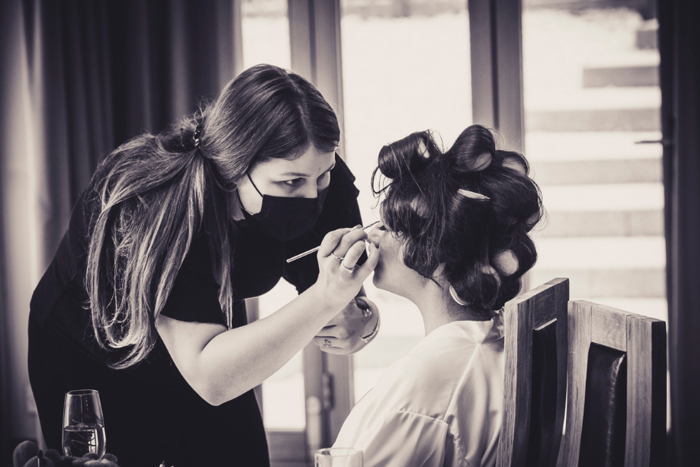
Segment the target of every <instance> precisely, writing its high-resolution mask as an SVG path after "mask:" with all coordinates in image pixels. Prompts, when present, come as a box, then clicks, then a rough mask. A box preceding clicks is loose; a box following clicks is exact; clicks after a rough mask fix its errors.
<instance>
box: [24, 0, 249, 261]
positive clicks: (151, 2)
mask: <svg viewBox="0 0 700 467" xmlns="http://www.w3.org/2000/svg"><path fill="white" fill-rule="evenodd" d="M233 18H234V13H233V2H231V1H224V0H198V1H194V0H190V1H187V0H148V1H144V0H101V1H97V2H96V1H93V0H61V1H60V2H56V1H52V0H43V1H41V0H40V1H37V0H30V1H25V2H24V19H25V24H26V27H25V32H26V41H27V44H28V45H29V47H28V55H29V59H28V63H29V74H30V79H31V89H32V92H33V93H35V94H36V96H37V97H38V98H40V99H41V102H42V104H41V107H42V108H41V112H40V118H42V120H43V121H42V133H43V136H44V137H43V152H44V154H45V156H46V157H45V163H46V173H47V175H48V176H47V180H46V203H45V213H46V216H45V219H46V222H45V225H44V231H45V233H46V242H45V247H46V251H45V254H46V255H48V256H50V255H52V253H53V250H54V248H55V247H56V245H57V242H58V240H59V239H60V236H61V235H62V233H63V229H64V228H65V225H66V224H65V221H66V219H67V217H68V214H69V210H70V208H71V206H72V204H73V202H74V201H75V199H76V198H77V196H78V194H79V193H80V191H82V189H83V188H84V187H85V186H86V185H87V182H88V181H89V179H90V176H91V174H92V172H93V170H94V168H95V165H96V163H97V161H98V159H99V158H100V156H102V155H103V154H104V153H106V152H109V151H110V150H112V149H114V147H116V146H118V145H119V144H121V143H123V142H125V141H126V140H128V139H130V138H132V137H134V136H136V135H138V134H141V133H143V132H144V131H149V132H152V133H157V132H159V131H161V130H163V129H164V128H165V127H166V126H167V125H168V124H169V123H172V122H173V121H175V120H176V119H178V118H179V117H181V116H183V115H185V114H187V113H192V112H193V111H195V110H197V107H198V103H199V101H200V100H202V99H213V98H215V97H216V96H217V95H218V93H219V91H220V90H221V88H222V87H223V86H224V84H226V82H228V81H229V80H230V79H231V78H233V76H234V68H235V67H234V63H236V61H235V59H239V60H240V53H238V54H236V53H235V47H234V34H233V32H234V30H235V29H236V28H234V25H233ZM235 44H236V46H238V47H240V45H239V44H240V41H237V42H236V43H235ZM39 96H40V97H39Z"/></svg>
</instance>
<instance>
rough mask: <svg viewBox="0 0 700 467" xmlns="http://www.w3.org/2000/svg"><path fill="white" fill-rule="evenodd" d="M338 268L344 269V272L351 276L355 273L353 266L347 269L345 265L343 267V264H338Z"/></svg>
mask: <svg viewBox="0 0 700 467" xmlns="http://www.w3.org/2000/svg"><path fill="white" fill-rule="evenodd" d="M340 267H341V268H343V269H345V270H346V271H347V272H349V273H350V274H352V273H353V272H355V266H353V267H351V268H349V267H347V266H346V265H344V264H343V263H340Z"/></svg>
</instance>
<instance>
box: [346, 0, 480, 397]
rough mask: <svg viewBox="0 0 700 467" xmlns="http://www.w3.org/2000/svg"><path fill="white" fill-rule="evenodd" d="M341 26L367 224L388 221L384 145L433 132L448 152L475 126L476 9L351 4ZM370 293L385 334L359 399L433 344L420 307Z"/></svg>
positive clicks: (368, 352)
mask: <svg viewBox="0 0 700 467" xmlns="http://www.w3.org/2000/svg"><path fill="white" fill-rule="evenodd" d="M340 26H341V34H342V41H341V44H342V60H343V63H342V69H343V90H344V99H343V100H344V106H345V154H346V157H347V161H348V164H349V165H350V168H351V169H352V171H353V173H354V174H355V176H356V177H357V180H356V182H355V184H356V185H357V187H358V188H359V189H360V196H359V200H358V201H359V204H360V209H361V210H362V217H363V219H364V221H365V223H366V224H367V223H369V222H370V221H372V220H373V219H377V218H378V216H379V214H378V209H376V204H377V203H376V201H375V200H374V198H373V196H372V191H371V189H370V178H371V174H372V171H373V170H374V168H375V167H376V166H377V155H378V154H379V150H380V149H381V147H382V146H384V145H385V144H387V143H391V142H393V141H396V140H398V139H401V138H403V137H405V136H407V135H408V134H410V133H413V132H415V131H422V130H426V129H430V130H434V131H435V132H436V133H437V134H438V135H439V136H440V137H441V139H442V141H443V145H444V146H445V148H448V147H449V146H450V145H451V144H452V143H453V141H454V140H455V139H456V138H457V136H458V135H459V134H460V133H461V132H462V130H464V129H465V128H466V127H467V126H469V125H470V124H471V123H472V115H471V108H472V106H471V85H470V76H471V75H470V55H469V53H470V51H469V18H468V16H467V4H466V2H419V1H405V2H357V1H350V0H345V1H343V2H342V16H341V23H340ZM438 141H440V138H438ZM373 206H374V207H375V209H373ZM365 289H366V290H367V295H368V297H369V298H370V299H372V300H374V301H375V302H376V303H377V306H378V307H379V310H380V313H381V318H382V330H381V332H380V333H379V335H378V336H377V338H376V339H375V340H374V341H373V342H372V344H370V345H369V346H368V347H367V348H366V349H364V350H363V351H361V352H359V353H357V354H356V355H355V356H354V381H355V383H354V384H355V387H354V389H355V399H356V400H359V398H360V397H362V395H363V394H365V393H366V392H367V390H369V389H370V388H371V387H372V385H373V384H374V382H375V380H376V379H377V377H379V375H381V373H382V372H383V371H384V369H385V368H386V367H387V366H389V365H390V364H391V363H392V362H394V361H395V360H397V359H398V358H400V357H402V356H403V355H406V354H407V353H408V351H409V350H410V349H411V348H412V347H413V346H414V345H415V344H416V343H417V342H418V341H419V340H420V339H421V338H422V337H423V335H424V330H423V320H422V318H421V315H420V313H419V311H418V309H417V308H416V307H415V306H414V305H413V304H412V303H411V302H409V301H408V300H406V299H404V298H402V297H399V296H396V295H393V294H390V293H388V292H384V291H382V290H377V289H376V288H374V287H373V286H372V284H371V282H370V281H367V282H366V283H365Z"/></svg>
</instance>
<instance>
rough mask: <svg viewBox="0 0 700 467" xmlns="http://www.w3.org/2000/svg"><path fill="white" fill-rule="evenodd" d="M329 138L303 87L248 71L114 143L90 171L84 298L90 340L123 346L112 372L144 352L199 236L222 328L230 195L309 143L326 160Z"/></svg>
mask: <svg viewBox="0 0 700 467" xmlns="http://www.w3.org/2000/svg"><path fill="white" fill-rule="evenodd" d="M195 136H196V137H197V138H196V139H197V140H198V141H197V143H196V144H195ZM339 139H340V129H339V126H338V121H337V118H336V116H335V113H334V112H333V109H332V108H331V107H330V105H328V103H327V102H326V101H325V100H324V99H323V96H321V94H320V93H319V92H318V91H317V90H316V89H315V88H314V87H313V86H312V85H311V84H310V83H309V82H308V81H306V80H305V79H303V78H302V77H300V76H298V75H295V74H293V73H290V72H287V71H285V70H283V69H281V68H278V67H274V66H270V65H258V66H255V67H252V68H249V69H247V70H246V71H244V72H243V73H241V74H240V75H239V76H238V77H237V78H236V79H234V80H232V81H231V82H230V83H229V84H228V85H227V86H226V87H225V88H224V89H223V90H222V92H221V94H220V95H219V97H218V98H217V99H216V100H215V101H213V102H212V103H210V104H208V105H206V106H205V107H204V108H203V109H201V110H200V111H199V112H197V113H195V114H194V115H191V116H187V117H185V118H183V119H182V120H181V121H180V122H178V123H176V124H174V125H172V126H171V127H170V128H168V129H167V130H166V131H164V132H163V133H161V134H158V135H152V134H148V133H146V134H143V135H141V136H138V137H136V138H134V139H132V140H130V141H128V142H126V143H124V144H123V145H121V146H120V147H118V148H117V149H115V150H114V151H113V152H112V153H110V154H109V155H107V156H106V158H105V159H104V160H102V161H101V162H100V164H99V166H98V168H97V170H96V172H95V174H94V175H93V178H92V181H91V184H90V187H89V190H88V195H87V196H88V198H89V199H87V201H88V202H89V204H90V205H91V206H95V208H94V210H93V212H92V215H91V220H90V227H89V236H90V238H89V240H88V242H89V243H88V258H87V271H86V289H87V292H88V296H89V306H90V312H91V318H92V326H93V330H94V334H95V336H96V339H97V342H98V343H99V344H100V345H101V346H102V347H103V348H109V349H123V353H122V354H120V355H121V356H120V358H119V361H118V362H116V363H114V364H113V367H114V368H126V367H129V366H132V365H134V364H136V363H138V362H139V361H141V360H143V359H144V358H145V357H146V356H147V355H148V353H149V352H150V351H151V350H152V348H153V346H154V345H155V342H156V331H155V326H154V323H155V320H156V319H157V317H158V315H159V314H160V312H161V311H162V309H163V306H164V305H165V303H166V300H167V298H168V296H169V295H170V291H171V290H172V287H173V284H174V282H175V278H176V276H177V274H178V272H179V270H180V267H181V265H182V263H183V261H184V260H185V256H186V255H187V253H188V251H189V249H190V245H191V244H192V241H193V239H194V238H195V237H196V236H197V235H198V234H200V233H202V231H205V232H206V234H207V237H208V242H209V250H210V252H211V259H212V268H213V271H212V272H213V274H214V277H215V279H216V280H217V282H218V284H219V286H220V287H219V303H220V305H221V309H222V313H223V316H224V318H225V322H226V323H227V324H228V326H229V327H230V326H231V322H232V313H233V299H234V297H233V288H232V284H231V269H232V267H233V265H232V264H231V258H232V253H233V252H232V251H231V248H230V245H231V243H230V242H229V239H230V238H231V237H233V232H234V229H235V227H233V226H232V224H231V223H230V221H229V218H228V213H229V212H230V211H229V202H230V201H229V200H230V198H231V196H230V192H232V191H233V190H235V188H236V186H237V184H238V182H239V180H240V179H241V178H242V177H243V176H244V175H245V174H246V172H248V171H250V170H251V169H252V168H253V167H254V166H255V165H256V164H257V163H259V162H261V161H265V160H269V159H274V158H285V159H294V158H296V157H299V156H300V155H301V154H303V152H304V151H305V150H306V149H307V148H308V147H310V146H314V147H315V148H316V149H318V150H320V151H324V152H330V151H333V150H334V149H335V147H336V146H337V144H338V141H339Z"/></svg>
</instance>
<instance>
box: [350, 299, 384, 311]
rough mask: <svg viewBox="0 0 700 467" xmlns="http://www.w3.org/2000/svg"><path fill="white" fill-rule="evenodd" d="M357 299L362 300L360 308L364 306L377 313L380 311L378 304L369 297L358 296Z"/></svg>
mask: <svg viewBox="0 0 700 467" xmlns="http://www.w3.org/2000/svg"><path fill="white" fill-rule="evenodd" d="M355 300H356V301H358V302H361V304H358V306H359V307H360V308H362V307H363V306H364V307H365V309H369V310H371V311H372V313H377V312H378V311H379V307H378V306H377V304H376V303H374V302H373V301H372V300H370V299H369V298H367V297H362V296H357V297H355Z"/></svg>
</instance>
